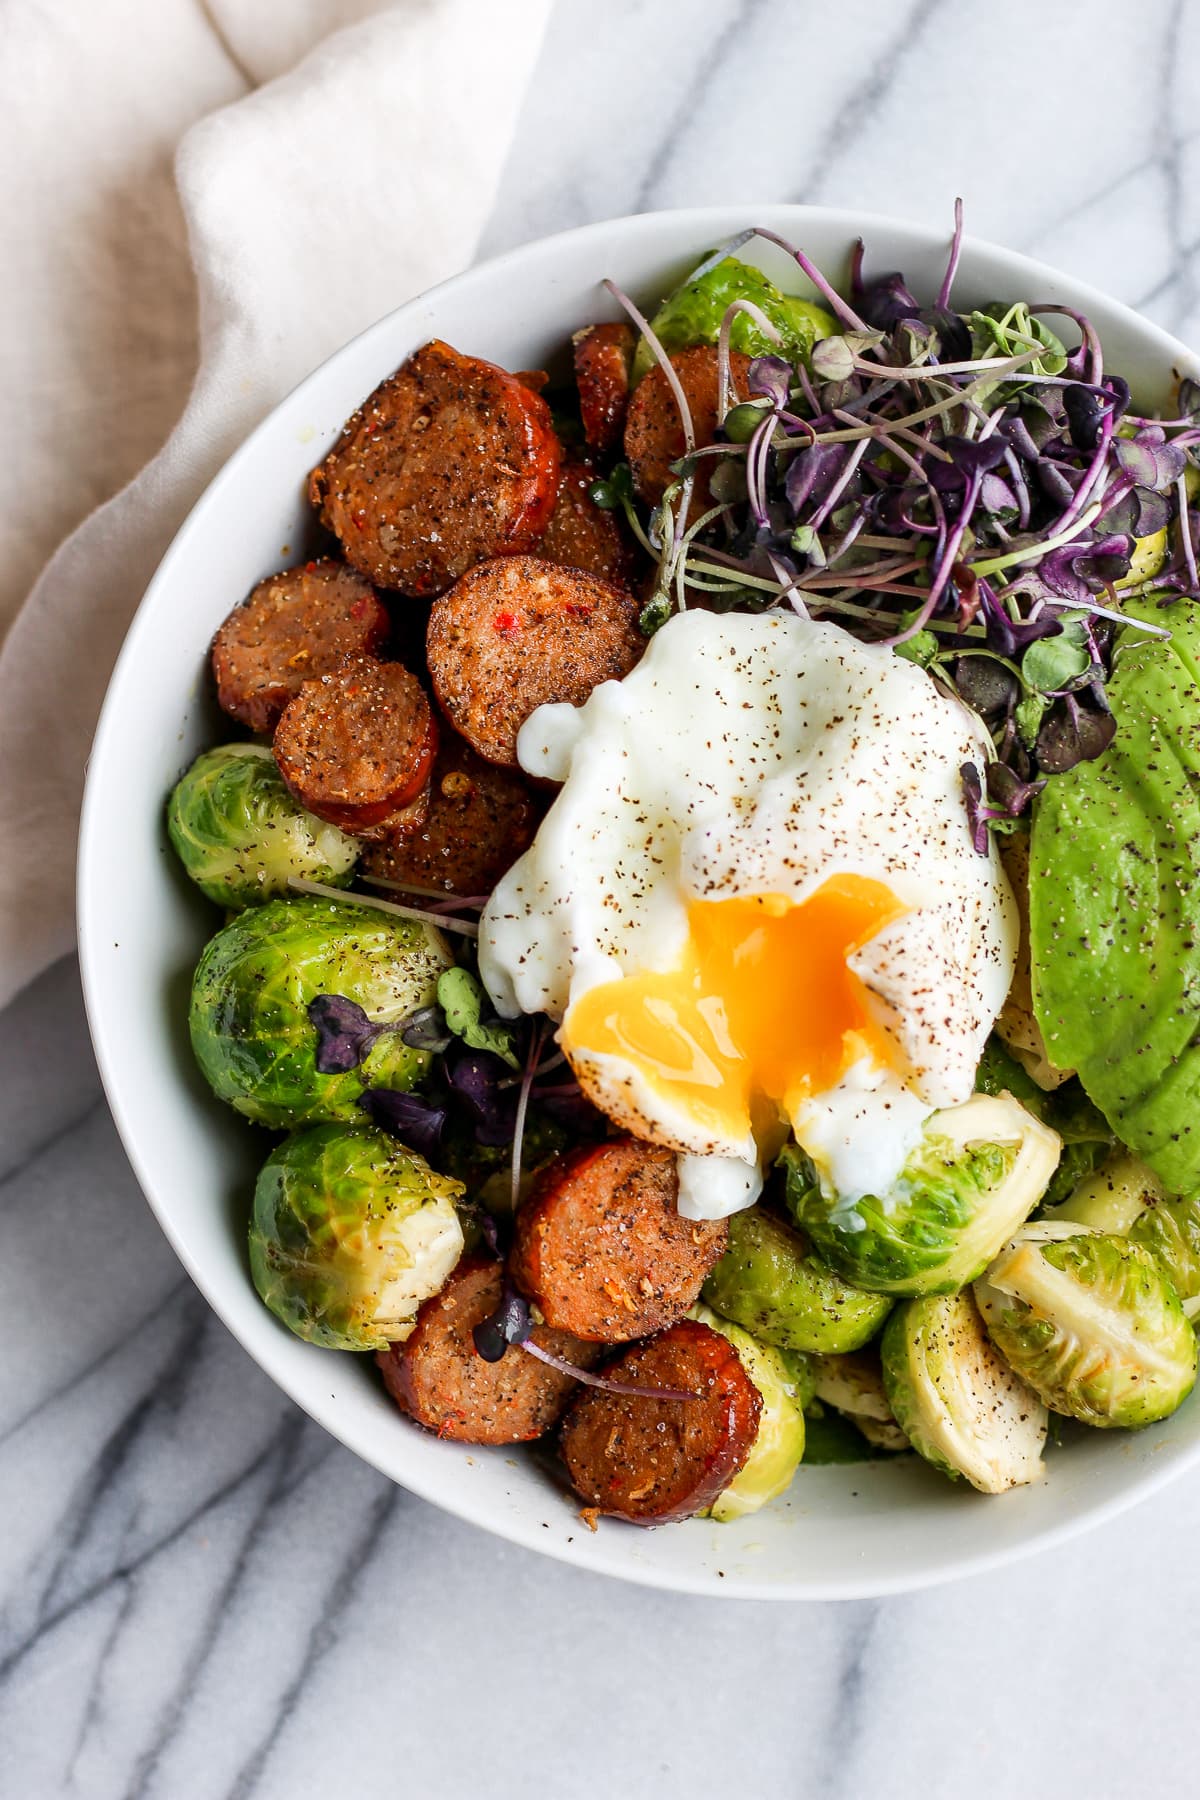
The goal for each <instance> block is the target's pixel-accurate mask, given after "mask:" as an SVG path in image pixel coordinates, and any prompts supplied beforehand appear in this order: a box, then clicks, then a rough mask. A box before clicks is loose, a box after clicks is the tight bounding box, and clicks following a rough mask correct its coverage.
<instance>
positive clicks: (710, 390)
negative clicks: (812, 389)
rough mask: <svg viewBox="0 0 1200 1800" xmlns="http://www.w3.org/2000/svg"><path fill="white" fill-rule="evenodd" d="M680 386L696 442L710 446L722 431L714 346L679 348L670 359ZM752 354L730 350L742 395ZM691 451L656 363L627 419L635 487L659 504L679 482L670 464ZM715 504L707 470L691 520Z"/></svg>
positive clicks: (696, 491)
mask: <svg viewBox="0 0 1200 1800" xmlns="http://www.w3.org/2000/svg"><path fill="white" fill-rule="evenodd" d="M671 364H672V366H673V368H674V370H675V373H676V374H677V375H678V377H679V382H680V386H681V387H682V388H683V391H684V393H685V395H686V396H687V402H688V406H689V409H690V411H691V415H692V426H693V429H694V430H695V433H696V446H697V448H699V447H700V446H701V445H702V444H711V443H713V442H714V440H715V438H716V435H717V352H716V350H715V349H714V348H713V347H712V346H711V345H709V344H698V345H696V347H695V348H694V349H691V350H679V351H677V352H676V354H675V355H674V356H673V357H672V358H671ZM749 367H750V358H749V357H748V356H744V355H743V354H742V353H741V351H738V350H735V351H733V352H731V354H730V358H729V372H730V375H731V376H732V378H733V382H734V386H735V388H736V390H737V392H738V393H739V394H741V395H742V397H743V398H744V397H745V394H746V372H747V370H748V369H749ZM686 449H687V441H686V439H685V437H684V432H683V420H682V419H681V418H680V416H679V405H678V402H677V401H676V399H675V396H674V394H673V393H672V392H671V385H670V383H669V382H668V380H667V378H666V376H665V375H664V374H663V372H662V369H661V368H660V367H659V365H658V364H657V363H656V364H655V365H654V367H653V369H651V371H650V373H649V374H648V375H646V376H645V377H644V378H643V379H642V380H641V381H640V382H639V383H638V385H637V388H636V390H635V391H634V395H633V398H632V400H631V401H630V403H629V415H628V417H627V418H626V421H625V454H626V456H627V457H628V458H629V466H630V469H631V470H632V472H633V481H634V486H635V487H636V488H637V491H638V493H639V494H640V495H641V496H642V499H643V500H646V501H648V502H649V504H650V505H651V506H656V505H657V504H658V502H659V501H660V500H661V499H662V497H663V494H664V493H665V492H666V490H667V488H668V487H669V486H670V484H671V482H672V481H674V480H675V476H674V475H673V474H672V473H671V464H672V463H673V462H677V461H678V460H679V458H680V457H681V456H682V455H683V454H684V452H685V450H686ZM711 505H712V491H711V489H710V488H709V485H708V474H707V472H704V473H701V474H698V475H697V478H696V485H695V488H694V490H693V493H692V504H691V507H690V509H689V511H688V518H689V520H691V521H693V522H694V521H695V520H696V519H697V518H699V516H700V514H701V513H702V512H706V511H707V510H708V508H709V507H710V506H711Z"/></svg>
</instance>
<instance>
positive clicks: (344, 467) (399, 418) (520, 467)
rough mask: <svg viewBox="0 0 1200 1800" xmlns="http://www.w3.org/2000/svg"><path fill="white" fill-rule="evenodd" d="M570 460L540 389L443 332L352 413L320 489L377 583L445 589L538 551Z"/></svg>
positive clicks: (324, 508) (333, 520)
mask: <svg viewBox="0 0 1200 1800" xmlns="http://www.w3.org/2000/svg"><path fill="white" fill-rule="evenodd" d="M559 460H560V451H559V444H558V439H557V437H556V436H555V434H554V427H553V425H552V424H551V421H550V411H549V408H548V407H547V405H546V403H545V401H544V400H542V399H541V397H540V396H539V395H537V394H535V393H533V392H532V390H531V389H530V388H528V387H526V386H525V385H524V383H523V382H522V381H520V380H518V378H517V377H516V376H515V375H509V374H507V373H506V372H505V370H503V369H498V368H496V366H495V365H494V364H493V363H489V362H483V361H481V360H480V358H479V357H476V356H460V355H459V353H458V351H457V350H452V349H451V348H450V346H449V344H443V343H442V342H440V340H438V339H436V338H435V339H434V341H433V342H432V343H430V344H426V345H425V347H424V349H422V350H418V351H417V353H416V355H415V356H410V357H409V359H408V361H407V362H406V363H405V364H404V365H403V367H402V368H400V369H398V370H397V371H396V373H395V374H394V375H391V376H389V377H388V379H387V380H386V381H384V382H381V384H380V385H379V387H377V388H376V389H375V392H374V393H373V394H372V395H371V397H370V399H368V400H367V401H365V402H364V404H363V405H362V406H361V407H360V408H359V410H358V411H357V412H356V413H355V414H354V415H353V417H352V418H350V419H349V420H347V422H346V426H345V429H344V430H343V432H342V435H341V437H340V438H339V439H338V441H337V443H336V444H335V445H334V447H333V449H332V450H331V451H330V453H329V455H328V456H327V457H326V459H325V461H324V462H323V463H322V464H321V465H320V466H319V467H318V468H316V469H314V470H313V472H312V475H311V476H310V477H309V497H310V499H311V500H312V503H313V505H314V506H316V507H319V508H320V512H321V517H322V519H323V520H324V522H325V524H326V525H328V526H329V528H330V529H331V530H332V531H334V532H336V533H337V536H338V538H339V540H340V541H341V545H342V548H343V550H344V551H345V554H346V559H347V561H348V562H351V563H353V564H354V567H355V568H356V569H361V570H362V572H363V574H364V575H367V576H369V577H370V578H371V580H372V581H376V582H378V583H379V585H380V586H381V587H387V588H398V589H399V590H400V591H401V593H405V594H414V595H428V594H440V593H441V592H442V591H443V590H444V589H445V588H448V587H449V586H450V584H451V582H453V581H455V580H457V578H458V577H459V576H460V575H462V574H463V573H465V571H466V570H467V569H469V568H472V567H473V566H474V564H475V563H477V562H483V561H484V559H485V558H487V557H489V556H499V555H501V554H503V553H505V552H509V551H519V550H532V549H533V547H534V545H535V544H536V543H537V541H538V539H539V538H540V537H541V535H542V532H543V531H544V530H545V527H546V521H547V519H548V518H549V517H550V513H551V511H552V509H553V506H554V501H555V496H556V494H557V492H558V470H559Z"/></svg>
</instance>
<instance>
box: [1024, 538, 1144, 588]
mask: <svg viewBox="0 0 1200 1800" xmlns="http://www.w3.org/2000/svg"><path fill="white" fill-rule="evenodd" d="M1132 550H1133V544H1132V541H1131V539H1129V538H1127V537H1121V536H1118V535H1117V534H1116V533H1113V534H1110V535H1109V536H1107V537H1102V538H1096V539H1089V540H1082V541H1077V542H1075V543H1072V544H1064V545H1063V546H1062V547H1061V548H1059V549H1057V550H1051V551H1048V552H1047V554H1046V555H1045V556H1043V557H1042V559H1041V561H1040V562H1039V563H1038V576H1039V578H1040V579H1041V580H1042V581H1043V582H1044V583H1045V585H1046V586H1047V587H1048V588H1049V589H1050V592H1051V593H1052V594H1055V595H1057V596H1058V598H1059V599H1060V600H1068V601H1070V602H1071V604H1072V605H1074V606H1077V605H1081V604H1082V605H1085V606H1086V605H1087V603H1088V601H1089V600H1090V599H1091V597H1092V595H1093V594H1096V593H1099V592H1100V591H1101V590H1102V589H1103V588H1104V587H1105V586H1106V585H1107V584H1108V583H1110V582H1114V581H1119V580H1120V579H1121V577H1122V576H1123V575H1127V574H1128V573H1129V559H1130V555H1131V553H1132Z"/></svg>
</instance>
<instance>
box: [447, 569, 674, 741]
mask: <svg viewBox="0 0 1200 1800" xmlns="http://www.w3.org/2000/svg"><path fill="white" fill-rule="evenodd" d="M637 621H638V607H637V602H636V600H634V598H633V596H632V594H629V593H627V592H626V591H625V589H623V588H619V587H614V586H613V585H612V583H611V582H608V581H600V580H598V579H597V578H596V576H594V575H584V574H582V573H581V572H580V571H579V570H578V569H561V568H559V567H557V565H556V564H554V563H550V562H543V561H541V560H540V559H539V558H537V557H534V556H502V557H498V558H497V559H496V560H495V561H494V562H488V563H482V564H481V565H480V567H479V568H477V569H472V570H471V571H470V573H469V574H467V575H464V576H463V578H462V580H461V581H459V582H456V584H455V585H454V587H452V588H451V590H450V592H449V593H448V594H442V595H441V596H440V597H439V598H438V599H437V600H435V601H434V603H433V608H432V610H431V612H430V614H429V630H428V632H427V633H426V638H425V648H426V652H427V654H428V657H429V673H430V675H431V676H432V677H433V688H434V692H435V693H436V695H437V697H438V701H439V703H440V705H441V707H442V710H443V712H444V713H445V714H446V717H447V718H448V719H449V720H450V723H451V724H452V725H453V726H454V728H455V730H456V731H460V732H461V733H462V735H463V737H465V738H466V740H467V742H468V743H469V744H470V745H471V747H472V749H474V750H477V751H478V752H479V754H480V756H482V757H485V758H486V759H487V761H488V762H494V763H503V764H504V765H505V766H506V767H508V768H512V769H515V768H516V767H517V732H518V731H519V730H520V728H521V726H522V725H523V724H524V723H525V720H526V719H527V718H528V717H529V715H530V713H531V712H533V711H534V710H535V708H536V707H539V706H542V705H543V704H544V703H545V702H546V701H548V700H566V701H569V702H570V703H571V704H572V705H574V706H579V705H582V703H583V701H585V700H586V699H587V697H588V695H589V694H590V693H591V691H592V689H593V688H594V687H597V686H598V685H599V684H600V682H602V681H614V680H619V679H620V678H621V676H622V675H627V674H628V673H629V671H630V669H632V667H633V665H634V663H635V662H636V661H637V660H638V658H639V656H641V654H642V651H643V650H644V649H645V648H646V642H645V639H644V638H643V637H642V635H641V633H640V632H639V630H638V625H637Z"/></svg>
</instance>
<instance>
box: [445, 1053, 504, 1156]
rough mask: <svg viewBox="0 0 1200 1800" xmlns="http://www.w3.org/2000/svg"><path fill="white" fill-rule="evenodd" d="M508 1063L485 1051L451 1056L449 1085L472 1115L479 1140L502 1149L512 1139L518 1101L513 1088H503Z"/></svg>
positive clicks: (449, 1060) (448, 1070)
mask: <svg viewBox="0 0 1200 1800" xmlns="http://www.w3.org/2000/svg"><path fill="white" fill-rule="evenodd" d="M504 1069H505V1064H504V1063H502V1062H501V1061H500V1060H499V1059H498V1058H497V1057H495V1056H489V1055H488V1053H487V1052H486V1051H483V1050H470V1051H467V1052H465V1053H464V1054H463V1055H461V1056H455V1057H449V1056H448V1057H447V1058H446V1061H445V1064H444V1071H445V1079H446V1085H447V1087H448V1088H449V1090H450V1093H451V1095H452V1097H453V1098H454V1099H455V1100H456V1101H457V1102H458V1103H459V1104H460V1106H461V1108H462V1110H463V1112H464V1113H465V1114H466V1117H467V1118H468V1120H469V1122H470V1124H471V1127H472V1130H473V1133H474V1137H475V1141H476V1143H477V1144H482V1145H483V1146H485V1147H486V1148H491V1149H501V1148H503V1147H504V1146H505V1145H507V1144H510V1143H511V1142H512V1137H513V1129H514V1127H515V1125H516V1118H517V1102H516V1095H515V1094H514V1093H513V1092H512V1090H508V1091H507V1092H506V1091H505V1090H504V1089H503V1088H501V1086H500V1082H501V1080H502V1079H503V1075H504Z"/></svg>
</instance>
